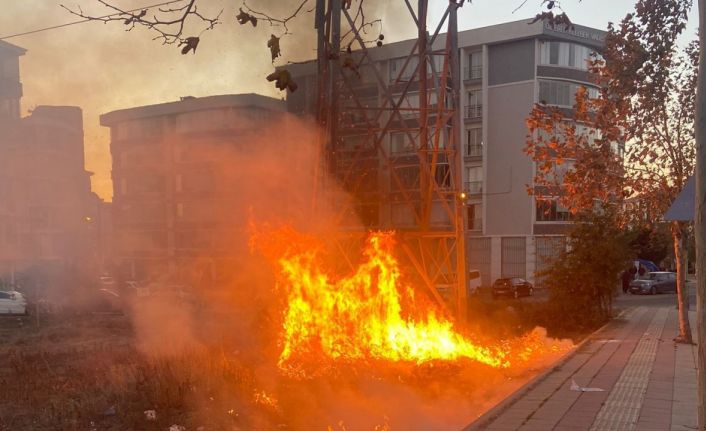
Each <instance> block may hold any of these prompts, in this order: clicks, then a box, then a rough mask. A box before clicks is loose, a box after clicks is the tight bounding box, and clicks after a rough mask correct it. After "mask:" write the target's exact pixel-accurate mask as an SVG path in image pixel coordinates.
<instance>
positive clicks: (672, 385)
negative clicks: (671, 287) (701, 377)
mask: <svg viewBox="0 0 706 431" xmlns="http://www.w3.org/2000/svg"><path fill="white" fill-rule="evenodd" d="M690 318H691V320H692V324H691V327H692V330H693V328H695V323H696V322H695V321H694V320H695V315H694V313H693V312H691V313H690ZM677 329H678V325H677V310H676V309H675V307H674V306H673V305H672V306H654V307H643V306H638V307H633V308H631V309H629V310H627V312H626V313H624V314H623V315H622V316H621V317H620V318H618V319H615V320H614V321H612V322H611V323H610V324H608V325H607V326H606V327H604V328H603V329H601V330H600V331H598V332H596V333H594V334H593V335H592V336H591V337H590V338H589V340H588V341H586V342H585V343H583V344H582V345H581V346H579V348H578V349H577V350H576V351H575V352H574V353H573V354H572V355H570V356H569V357H568V358H567V359H566V360H565V361H564V362H562V363H560V364H559V365H558V366H556V367H555V368H554V369H553V370H552V371H550V372H549V373H547V374H545V375H544V376H542V377H540V378H538V379H537V380H535V381H533V382H530V383H529V384H528V385H527V386H525V387H523V388H522V389H520V391H518V393H516V396H515V397H514V398H512V397H511V398H510V399H508V400H506V401H505V402H503V403H501V404H499V405H498V406H497V407H496V408H494V409H492V410H490V411H489V412H488V413H486V414H485V415H483V416H481V417H480V418H478V420H476V421H475V422H473V423H472V424H471V425H469V426H468V427H466V428H465V429H464V431H475V430H497V431H506V430H507V431H510V430H522V431H547V430H557V431H560V430H563V431H569V430H571V431H578V430H591V431H593V430H611V431H612V430H637V431H657V430H659V431H664V430H671V431H677V430H694V429H697V416H696V405H697V390H696V360H695V357H696V349H695V346H689V345H683V344H675V343H674V342H673V341H672V339H673V338H674V337H676V335H677ZM573 382H575V383H576V384H578V386H579V387H581V388H583V389H586V388H598V389H603V391H580V390H576V389H577V388H576V387H574V389H573V390H572V388H571V387H572V383H573ZM581 388H578V389H581Z"/></svg>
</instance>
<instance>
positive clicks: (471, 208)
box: [466, 202, 483, 230]
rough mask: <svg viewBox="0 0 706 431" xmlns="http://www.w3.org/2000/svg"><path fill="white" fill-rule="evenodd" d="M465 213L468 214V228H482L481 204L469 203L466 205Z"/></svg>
mask: <svg viewBox="0 0 706 431" xmlns="http://www.w3.org/2000/svg"><path fill="white" fill-rule="evenodd" d="M466 214H467V216H468V230H482V229H483V204H482V203H480V202H478V203H471V204H468V205H467V206H466Z"/></svg>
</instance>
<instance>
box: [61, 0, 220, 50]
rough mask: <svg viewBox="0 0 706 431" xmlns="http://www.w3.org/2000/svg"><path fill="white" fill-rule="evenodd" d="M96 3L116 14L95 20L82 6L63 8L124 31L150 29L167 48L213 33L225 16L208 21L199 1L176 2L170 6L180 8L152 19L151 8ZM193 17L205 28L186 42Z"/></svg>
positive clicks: (160, 11) (103, 1)
mask: <svg viewBox="0 0 706 431" xmlns="http://www.w3.org/2000/svg"><path fill="white" fill-rule="evenodd" d="M96 1H97V2H98V3H100V4H101V5H103V6H105V7H106V8H108V9H110V10H112V11H113V12H114V13H113V14H111V15H106V16H92V15H89V14H86V13H85V12H84V11H83V9H81V7H80V6H77V7H76V8H75V9H72V8H69V7H67V6H65V5H63V4H62V5H60V6H61V7H62V8H64V9H65V10H67V11H68V12H69V13H71V14H73V15H76V16H78V17H81V18H84V19H87V20H90V21H100V22H104V23H108V22H122V23H123V25H125V26H126V29H125V31H131V30H132V29H134V28H135V26H143V27H146V28H147V29H149V30H152V31H154V32H156V33H157V36H155V37H154V40H162V43H164V44H174V43H179V44H184V43H187V39H190V40H194V39H193V38H194V37H196V38H197V39H198V37H199V36H200V35H201V34H203V32H204V31H207V30H211V29H213V28H214V27H215V26H216V25H217V24H220V16H221V14H222V13H223V11H222V10H221V12H219V13H218V15H216V16H215V17H207V16H205V15H203V14H201V12H199V11H198V9H197V7H196V3H197V1H198V0H183V1H180V0H177V1H174V2H171V3H178V4H179V5H178V6H174V7H170V8H161V7H160V8H158V9H157V12H158V13H157V14H153V15H152V17H151V18H150V17H148V13H149V8H147V9H142V10H141V11H139V12H136V11H128V10H125V9H122V8H119V7H117V6H115V5H113V4H111V3H109V2H108V1H106V0H96ZM192 17H193V18H198V20H199V21H200V22H202V23H203V24H204V25H205V26H204V28H203V30H201V32H200V33H199V34H198V36H191V37H190V38H187V37H185V35H184V26H185V25H186V23H187V21H189V19H190V18H192Z"/></svg>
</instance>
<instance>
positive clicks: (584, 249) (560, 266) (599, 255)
mask: <svg viewBox="0 0 706 431" xmlns="http://www.w3.org/2000/svg"><path fill="white" fill-rule="evenodd" d="M617 216H618V214H617V213H616V212H615V211H605V212H601V213H598V212H592V211H586V212H581V213H579V214H578V215H577V220H576V223H575V224H574V225H573V228H572V230H571V233H570V234H569V245H570V247H569V249H568V250H567V251H564V252H563V253H561V254H560V255H559V256H558V257H557V258H556V259H555V261H554V262H553V264H552V265H551V266H550V267H549V269H548V270H546V271H544V272H543V273H542V274H540V275H541V276H543V277H545V282H546V283H547V285H548V286H549V289H550V301H549V316H547V318H548V319H549V320H550V322H549V323H551V324H552V327H556V328H560V329H563V330H568V331H575V330H582V329H587V328H591V327H594V326H596V325H597V324H599V323H601V322H603V321H605V320H606V319H608V318H610V317H611V315H612V306H613V295H614V294H615V290H616V287H617V285H618V280H619V275H620V273H621V272H622V271H623V270H624V269H625V267H626V264H627V262H628V261H629V260H630V258H631V257H632V255H631V253H630V247H629V243H628V237H627V236H626V234H625V232H624V231H623V230H622V229H620V227H619V226H618V223H616V217H617Z"/></svg>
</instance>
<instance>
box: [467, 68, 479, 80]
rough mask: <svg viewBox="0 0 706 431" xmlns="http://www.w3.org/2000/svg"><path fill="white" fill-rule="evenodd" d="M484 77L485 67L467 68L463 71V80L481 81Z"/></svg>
mask: <svg viewBox="0 0 706 431" xmlns="http://www.w3.org/2000/svg"><path fill="white" fill-rule="evenodd" d="M482 77H483V66H466V67H465V68H464V69H463V79H466V80H468V79H481V78H482Z"/></svg>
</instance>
